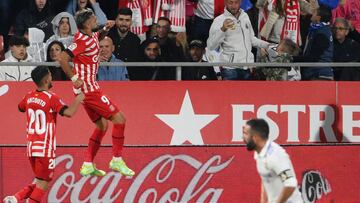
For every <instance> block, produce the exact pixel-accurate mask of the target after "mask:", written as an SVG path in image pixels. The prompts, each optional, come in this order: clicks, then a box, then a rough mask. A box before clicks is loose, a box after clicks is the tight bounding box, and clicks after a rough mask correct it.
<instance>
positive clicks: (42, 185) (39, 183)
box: [36, 178, 49, 191]
mask: <svg viewBox="0 0 360 203" xmlns="http://www.w3.org/2000/svg"><path fill="white" fill-rule="evenodd" d="M48 185H49V182H48V181H45V180H40V179H37V178H36V187H38V188H41V189H42V190H45V191H46V190H47V189H48Z"/></svg>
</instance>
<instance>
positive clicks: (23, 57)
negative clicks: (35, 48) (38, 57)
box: [0, 35, 35, 81]
mask: <svg viewBox="0 0 360 203" xmlns="http://www.w3.org/2000/svg"><path fill="white" fill-rule="evenodd" d="M9 45H10V52H11V54H10V56H9V57H7V58H6V59H5V60H4V61H2V62H33V59H32V57H31V56H30V55H29V54H28V53H27V51H26V47H28V46H29V41H28V40H27V39H26V38H25V37H20V36H16V35H15V36H13V37H12V38H11V39H10V41H9ZM34 68H35V67H34V66H1V67H0V81H31V80H32V79H31V71H32V70H33V69H34Z"/></svg>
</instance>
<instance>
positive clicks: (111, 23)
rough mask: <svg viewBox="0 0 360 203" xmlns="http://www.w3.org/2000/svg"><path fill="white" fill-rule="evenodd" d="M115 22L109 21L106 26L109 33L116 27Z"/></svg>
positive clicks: (105, 28)
mask: <svg viewBox="0 0 360 203" xmlns="http://www.w3.org/2000/svg"><path fill="white" fill-rule="evenodd" d="M114 25H115V21H114V20H108V21H107V22H106V24H105V27H104V30H105V31H109V30H110V28H112V27H114Z"/></svg>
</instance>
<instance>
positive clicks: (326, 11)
mask: <svg viewBox="0 0 360 203" xmlns="http://www.w3.org/2000/svg"><path fill="white" fill-rule="evenodd" d="M317 15H318V16H320V17H321V20H320V21H321V22H325V23H328V22H330V21H331V18H332V13H331V9H330V8H329V7H327V6H324V5H320V7H319V8H318V10H317Z"/></svg>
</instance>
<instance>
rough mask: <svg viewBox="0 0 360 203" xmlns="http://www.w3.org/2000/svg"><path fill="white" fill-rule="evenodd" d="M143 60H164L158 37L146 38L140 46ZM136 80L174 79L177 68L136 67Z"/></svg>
mask: <svg viewBox="0 0 360 203" xmlns="http://www.w3.org/2000/svg"><path fill="white" fill-rule="evenodd" d="M140 50H141V54H142V57H143V60H142V61H143V62H164V60H163V59H162V56H161V53H162V50H161V48H160V43H159V41H158V39H157V38H156V37H151V38H148V39H146V40H145V41H144V42H143V43H141V46H140ZM134 68H135V70H136V72H137V74H136V80H174V79H175V69H173V68H169V67H158V66H153V67H139V68H137V67H134Z"/></svg>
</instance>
